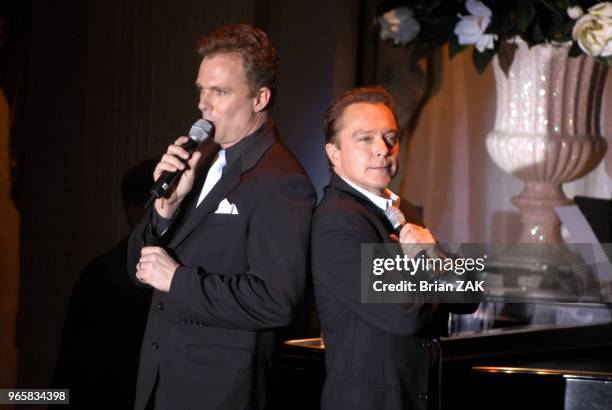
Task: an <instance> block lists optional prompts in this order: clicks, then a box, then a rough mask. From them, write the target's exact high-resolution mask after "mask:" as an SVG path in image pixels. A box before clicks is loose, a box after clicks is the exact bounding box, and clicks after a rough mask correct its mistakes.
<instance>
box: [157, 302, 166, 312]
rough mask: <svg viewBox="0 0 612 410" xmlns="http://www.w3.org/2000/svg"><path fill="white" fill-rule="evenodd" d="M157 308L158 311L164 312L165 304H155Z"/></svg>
mask: <svg viewBox="0 0 612 410" xmlns="http://www.w3.org/2000/svg"><path fill="white" fill-rule="evenodd" d="M157 308H158V309H159V310H164V309H165V308H166V304H165V303H164V302H159V303H158V304H157Z"/></svg>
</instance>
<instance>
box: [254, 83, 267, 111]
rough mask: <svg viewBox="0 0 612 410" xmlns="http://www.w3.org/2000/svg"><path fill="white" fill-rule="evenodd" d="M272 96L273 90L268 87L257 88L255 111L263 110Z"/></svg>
mask: <svg viewBox="0 0 612 410" xmlns="http://www.w3.org/2000/svg"><path fill="white" fill-rule="evenodd" d="M271 97H272V91H270V89H269V88H268V87H261V88H260V89H259V90H257V94H256V95H255V100H254V101H253V111H255V112H261V111H263V110H264V109H265V108H266V107H267V106H268V103H269V102H270V98H271Z"/></svg>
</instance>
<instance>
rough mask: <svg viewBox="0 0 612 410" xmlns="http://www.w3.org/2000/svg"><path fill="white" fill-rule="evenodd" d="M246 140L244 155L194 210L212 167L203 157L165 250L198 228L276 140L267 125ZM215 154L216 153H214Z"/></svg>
mask: <svg viewBox="0 0 612 410" xmlns="http://www.w3.org/2000/svg"><path fill="white" fill-rule="evenodd" d="M247 138H250V139H251V141H249V146H247V147H245V148H246V151H245V152H244V153H243V154H242V155H241V156H239V157H238V158H236V160H235V161H233V162H232V163H231V164H230V165H228V166H227V167H226V168H225V169H224V171H223V175H222V177H221V179H220V180H219V182H217V184H216V185H215V186H214V187H213V189H212V190H211V191H210V192H209V193H208V195H206V198H204V200H203V201H202V203H201V204H200V206H198V207H197V208H196V204H197V198H198V197H199V195H200V191H201V190H202V185H203V184H204V180H205V179H206V175H207V174H208V169H209V168H210V166H211V165H212V159H213V158H214V155H212V157H210V158H209V157H207V158H208V160H209V163H208V166H207V167H206V168H205V169H203V170H202V172H201V173H200V175H199V176H198V178H197V179H196V182H194V187H193V188H192V190H191V192H190V193H189V196H188V198H185V201H186V202H185V205H186V206H185V207H184V208H183V209H182V211H183V216H182V217H181V218H180V222H179V224H178V226H177V228H176V231H175V232H174V235H173V237H172V240H171V241H170V243H169V244H168V247H169V248H175V247H176V246H178V245H179V244H180V243H181V242H182V241H183V240H185V238H187V236H188V235H189V234H190V233H191V232H192V231H193V230H194V229H195V228H196V227H197V226H198V224H199V223H200V222H201V221H202V220H203V219H204V218H205V217H206V216H207V215H209V214H210V213H211V212H214V211H215V210H216V209H217V207H218V206H219V202H221V201H222V200H223V199H224V198H227V196H228V194H229V193H230V192H231V191H232V190H233V189H234V188H235V187H236V185H238V183H239V182H240V177H241V175H242V174H243V173H244V172H246V171H248V170H249V169H251V168H252V167H254V166H255V164H256V163H257V161H259V159H260V158H261V157H262V155H263V154H264V152H266V151H267V150H268V148H270V147H271V146H272V144H274V142H275V141H276V140H277V136H276V132H275V129H274V125H273V123H272V122H271V121H268V122H267V123H266V124H264V125H262V129H261V130H259V132H256V134H254V135H252V136H250V137H247ZM217 151H218V149H217V150H216V151H215V154H216V152H217Z"/></svg>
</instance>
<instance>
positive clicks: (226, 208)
mask: <svg viewBox="0 0 612 410" xmlns="http://www.w3.org/2000/svg"><path fill="white" fill-rule="evenodd" d="M215 213H216V214H225V215H238V208H236V205H235V204H232V203H230V201H228V200H227V198H225V199H224V200H223V201H221V202H219V206H218V207H217V210H216V211H215Z"/></svg>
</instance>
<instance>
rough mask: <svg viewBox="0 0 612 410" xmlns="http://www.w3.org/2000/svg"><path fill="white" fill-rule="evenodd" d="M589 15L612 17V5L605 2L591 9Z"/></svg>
mask: <svg viewBox="0 0 612 410" xmlns="http://www.w3.org/2000/svg"><path fill="white" fill-rule="evenodd" d="M588 11H589V14H590V15H592V16H597V17H612V3H610V2H609V1H605V2H603V3H597V4H596V5H594V6H593V7H591V8H589V10H588Z"/></svg>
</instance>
